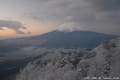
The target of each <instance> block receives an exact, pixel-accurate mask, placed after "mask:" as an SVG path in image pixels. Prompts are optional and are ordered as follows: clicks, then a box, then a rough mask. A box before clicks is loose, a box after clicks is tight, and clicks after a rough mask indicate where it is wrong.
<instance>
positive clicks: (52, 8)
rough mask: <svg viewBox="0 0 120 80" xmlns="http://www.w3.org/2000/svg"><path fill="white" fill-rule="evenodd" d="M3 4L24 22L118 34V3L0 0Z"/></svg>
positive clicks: (100, 0) (111, 0)
mask: <svg viewBox="0 0 120 80" xmlns="http://www.w3.org/2000/svg"><path fill="white" fill-rule="evenodd" d="M2 2H3V3H4V4H5V5H7V4H9V5H8V6H9V7H11V8H12V9H14V10H16V11H17V12H18V13H19V14H20V15H21V16H22V17H24V18H25V17H26V18H28V19H34V20H36V21H38V22H49V23H50V22H51V23H53V24H55V28H54V29H59V30H70V31H74V30H90V31H97V32H104V33H110V34H118V35H119V34H120V0H2ZM5 2H7V3H5ZM10 4H14V5H10Z"/></svg>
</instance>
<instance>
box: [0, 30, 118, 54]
mask: <svg viewBox="0 0 120 80" xmlns="http://www.w3.org/2000/svg"><path fill="white" fill-rule="evenodd" d="M116 37H118V36H116V35H108V34H103V33H97V32H91V31H73V32H62V31H52V32H48V33H45V34H43V35H38V36H33V37H27V38H26V37H25V38H18V39H8V40H1V41H0V52H6V51H14V50H16V49H19V48H21V47H30V46H38V47H44V48H95V47H96V46H97V45H99V44H100V43H102V42H104V41H106V40H110V39H113V38H116Z"/></svg>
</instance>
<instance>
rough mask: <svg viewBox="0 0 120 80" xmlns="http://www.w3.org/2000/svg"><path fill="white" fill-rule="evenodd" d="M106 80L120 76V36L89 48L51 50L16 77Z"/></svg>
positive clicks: (55, 79) (17, 79) (20, 78)
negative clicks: (91, 48)
mask: <svg viewBox="0 0 120 80" xmlns="http://www.w3.org/2000/svg"><path fill="white" fill-rule="evenodd" d="M41 54H42V53H41ZM43 54H44V53H43ZM93 78H94V79H93ZM95 78H96V79H95ZM108 78H109V79H108ZM105 79H107V80H119V79H120V38H117V39H113V40H110V41H106V42H104V43H103V44H101V45H99V46H98V47H96V48H94V49H93V50H90V51H89V50H86V49H48V50H46V54H45V55H43V56H42V57H39V58H38V59H35V60H34V61H32V62H30V63H29V64H28V65H27V66H26V67H25V68H24V69H23V70H22V71H21V72H20V73H19V75H17V77H16V80H105Z"/></svg>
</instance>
